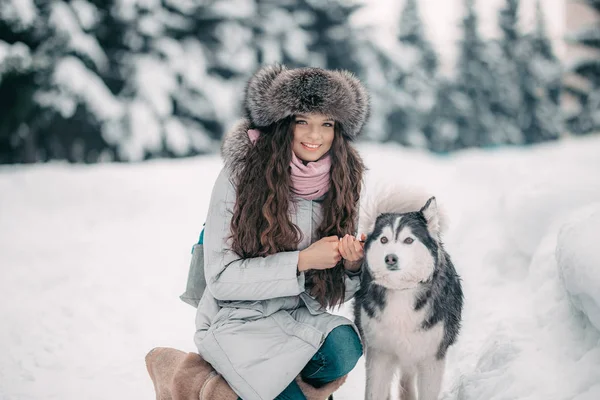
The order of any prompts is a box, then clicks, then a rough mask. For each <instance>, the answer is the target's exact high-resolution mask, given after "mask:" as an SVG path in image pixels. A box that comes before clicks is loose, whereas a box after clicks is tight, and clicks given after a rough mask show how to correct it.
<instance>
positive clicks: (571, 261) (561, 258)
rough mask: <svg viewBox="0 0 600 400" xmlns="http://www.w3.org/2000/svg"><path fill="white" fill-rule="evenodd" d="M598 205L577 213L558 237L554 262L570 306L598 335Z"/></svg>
mask: <svg viewBox="0 0 600 400" xmlns="http://www.w3.org/2000/svg"><path fill="white" fill-rule="evenodd" d="M598 238H600V203H596V204H593V205H590V206H587V207H585V208H584V209H583V210H578V212H577V215H576V216H573V217H571V219H569V221H568V222H567V223H565V224H564V225H563V227H562V228H561V230H560V232H559V234H558V244H557V249H556V259H557V262H558V267H559V272H560V276H561V278H562V281H563V283H564V286H565V289H566V290H567V293H568V294H569V296H570V298H571V301H572V302H573V305H574V306H575V307H576V308H577V309H578V310H581V311H582V312H583V313H584V314H585V315H586V316H587V317H588V318H589V320H590V322H591V323H592V324H593V325H594V326H595V327H596V329H598V330H599V331H600V290H598V288H600V257H598V255H596V254H595V250H596V243H597V240H598Z"/></svg>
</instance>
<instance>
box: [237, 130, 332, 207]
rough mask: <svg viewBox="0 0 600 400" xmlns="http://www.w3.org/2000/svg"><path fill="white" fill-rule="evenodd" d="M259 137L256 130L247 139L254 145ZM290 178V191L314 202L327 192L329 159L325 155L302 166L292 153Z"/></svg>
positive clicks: (249, 131) (300, 161)
mask: <svg viewBox="0 0 600 400" xmlns="http://www.w3.org/2000/svg"><path fill="white" fill-rule="evenodd" d="M259 136H260V131H259V130H257V129H250V130H248V137H249V138H250V141H251V142H252V143H255V142H256V141H257V140H258V137H259ZM290 168H291V177H292V191H293V192H294V193H295V194H296V195H297V196H299V197H301V198H303V199H306V200H315V199H318V198H319V197H321V196H323V195H324V194H325V193H327V191H328V190H329V185H330V177H329V170H330V169H331V157H330V156H329V154H326V155H325V156H324V157H321V159H319V160H317V161H312V162H309V163H307V164H306V165H304V163H303V162H302V160H300V159H299V158H298V157H297V156H296V154H295V153H294V152H293V151H292V162H291V163H290Z"/></svg>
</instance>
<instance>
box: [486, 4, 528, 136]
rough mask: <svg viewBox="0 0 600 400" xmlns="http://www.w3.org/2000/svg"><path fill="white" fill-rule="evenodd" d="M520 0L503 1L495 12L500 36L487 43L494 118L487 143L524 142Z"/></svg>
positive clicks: (523, 61) (523, 72)
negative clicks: (490, 68)
mask: <svg viewBox="0 0 600 400" xmlns="http://www.w3.org/2000/svg"><path fill="white" fill-rule="evenodd" d="M519 3H520V2H519V0H505V4H504V7H502V8H501V9H500V11H499V13H498V23H499V26H500V31H501V37H500V39H499V40H498V41H497V42H495V41H492V42H490V43H489V44H488V48H487V51H488V54H490V57H489V59H490V61H491V66H492V69H493V76H494V82H493V83H494V90H493V91H492V102H491V108H492V112H493V114H494V118H495V120H496V124H495V127H494V131H493V132H492V133H491V134H490V135H489V136H488V138H486V139H485V143H486V144H487V145H498V144H518V143H523V141H524V138H523V133H522V126H521V125H522V124H521V122H520V120H521V117H522V116H523V94H522V88H523V84H524V83H526V82H524V78H525V75H524V74H525V71H524V70H525V58H524V55H523V50H524V47H523V46H522V41H523V35H522V33H521V32H520V31H519V28H518V22H519V13H518V10H519Z"/></svg>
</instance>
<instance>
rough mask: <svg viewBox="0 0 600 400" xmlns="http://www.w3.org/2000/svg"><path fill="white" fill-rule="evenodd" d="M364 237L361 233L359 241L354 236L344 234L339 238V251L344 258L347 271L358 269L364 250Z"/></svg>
mask: <svg viewBox="0 0 600 400" xmlns="http://www.w3.org/2000/svg"><path fill="white" fill-rule="evenodd" d="M365 239H366V236H365V234H364V233H363V234H362V235H361V236H360V241H359V240H358V239H356V238H355V237H354V236H351V235H346V236H344V237H343V238H340V246H339V251H340V255H341V256H342V258H343V259H344V268H346V269H347V270H349V271H353V272H356V271H358V270H359V269H360V266H361V264H362V260H363V257H364V256H365V252H364V250H363V247H364V243H361V241H362V242H364V241H365Z"/></svg>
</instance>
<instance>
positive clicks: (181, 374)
mask: <svg viewBox="0 0 600 400" xmlns="http://www.w3.org/2000/svg"><path fill="white" fill-rule="evenodd" d="M146 368H147V369H148V373H149V374H150V378H151V379H152V383H153V384H154V391H155V392H156V400H237V398H238V396H237V395H236V394H235V392H234V391H233V390H232V389H231V387H230V386H229V385H228V384H227V382H225V380H224V379H223V377H222V376H221V375H219V374H218V373H217V372H216V371H215V370H214V369H213V368H212V367H211V365H210V364H209V363H207V362H206V361H204V359H202V357H200V355H198V354H196V353H185V352H183V351H181V350H177V349H172V348H168V347H157V348H154V349H152V350H151V351H150V352H149V353H148V354H147V355H146Z"/></svg>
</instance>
